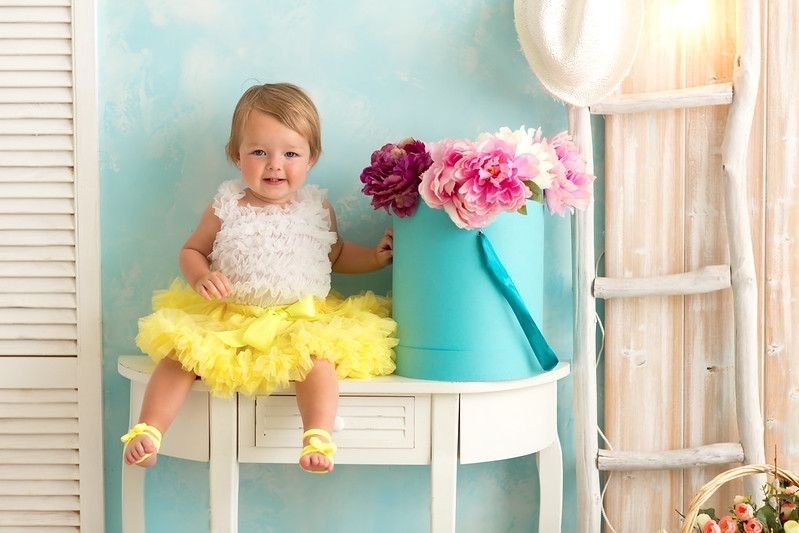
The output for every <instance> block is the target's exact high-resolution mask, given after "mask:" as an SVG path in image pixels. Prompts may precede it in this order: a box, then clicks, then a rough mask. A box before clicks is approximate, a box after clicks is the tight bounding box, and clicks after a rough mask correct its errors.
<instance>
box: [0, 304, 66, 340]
mask: <svg viewBox="0 0 799 533" xmlns="http://www.w3.org/2000/svg"><path fill="white" fill-rule="evenodd" d="M0 307H24V308H39V307H52V308H54V309H74V308H75V295H74V294H31V293H27V294H13V293H12V294H8V293H0ZM17 355H24V354H17Z"/></svg>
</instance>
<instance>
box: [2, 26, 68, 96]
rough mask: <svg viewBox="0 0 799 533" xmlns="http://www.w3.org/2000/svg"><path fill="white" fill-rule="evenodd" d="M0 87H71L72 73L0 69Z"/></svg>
mask: <svg viewBox="0 0 799 533" xmlns="http://www.w3.org/2000/svg"><path fill="white" fill-rule="evenodd" d="M0 26H2V24H0ZM0 87H72V73H71V72H63V71H58V70H54V71H30V72H14V71H12V72H8V71H0Z"/></svg>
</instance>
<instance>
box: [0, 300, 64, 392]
mask: <svg viewBox="0 0 799 533" xmlns="http://www.w3.org/2000/svg"><path fill="white" fill-rule="evenodd" d="M77 322H78V316H77V312H76V311H75V310H74V309H20V308H16V309H15V308H6V309H0V324H77ZM0 398H2V394H1V393H0Z"/></svg>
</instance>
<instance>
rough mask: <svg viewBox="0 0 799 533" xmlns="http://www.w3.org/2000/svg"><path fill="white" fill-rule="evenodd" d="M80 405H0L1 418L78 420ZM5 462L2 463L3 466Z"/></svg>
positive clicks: (68, 403)
mask: <svg viewBox="0 0 799 533" xmlns="http://www.w3.org/2000/svg"><path fill="white" fill-rule="evenodd" d="M77 417H78V404H77V403H74V402H61V403H55V402H54V403H49V402H48V403H45V402H39V401H38V400H37V401H35V402H32V403H19V402H15V403H0V418H77ZM2 463H3V461H0V464H2Z"/></svg>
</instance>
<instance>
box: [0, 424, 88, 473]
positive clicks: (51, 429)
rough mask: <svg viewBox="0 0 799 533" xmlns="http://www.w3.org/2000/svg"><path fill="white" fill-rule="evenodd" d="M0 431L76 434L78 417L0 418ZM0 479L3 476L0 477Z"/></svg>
mask: <svg viewBox="0 0 799 533" xmlns="http://www.w3.org/2000/svg"><path fill="white" fill-rule="evenodd" d="M0 433H3V434H11V435H20V434H39V435H52V434H60V433H75V434H77V433H78V419H77V418H9V419H2V418H0ZM0 479H3V478H2V477H0ZM22 479H26V478H22ZM28 479H36V478H28ZM43 479H57V478H43ZM68 479H72V478H68ZM75 479H77V478H75Z"/></svg>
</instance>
